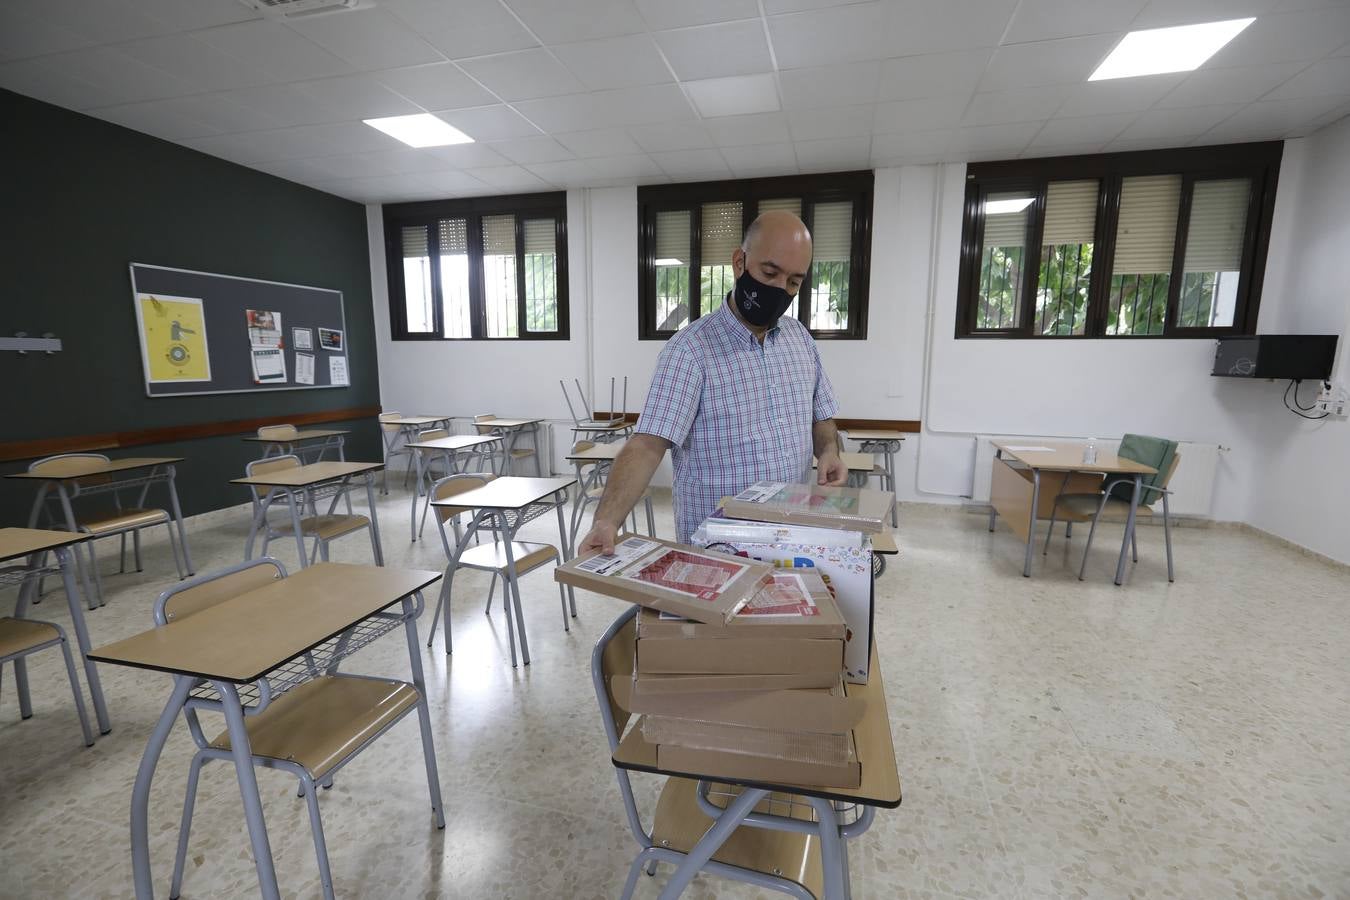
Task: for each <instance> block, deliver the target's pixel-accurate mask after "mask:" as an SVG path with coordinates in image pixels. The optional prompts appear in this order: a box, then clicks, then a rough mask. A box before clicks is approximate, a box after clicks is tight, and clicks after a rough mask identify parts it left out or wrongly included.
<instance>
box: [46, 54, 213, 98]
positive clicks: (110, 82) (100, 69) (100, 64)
mask: <svg viewBox="0 0 1350 900" xmlns="http://www.w3.org/2000/svg"><path fill="white" fill-rule="evenodd" d="M43 62H44V63H47V64H49V65H50V66H51V67H52V68H59V69H60V70H61V71H62V72H64V73H66V74H68V75H70V76H71V77H72V78H78V79H79V80H80V81H83V82H86V83H88V84H92V85H97V86H98V88H99V89H100V90H101V91H102V92H103V93H104V94H105V95H107V96H110V97H113V98H115V99H114V100H113V102H114V103H134V102H136V101H137V100H158V99H162V98H164V97H173V96H177V95H179V94H190V93H195V92H196V90H198V89H199V88H197V87H196V86H195V85H191V84H188V85H185V84H184V83H183V82H182V81H180V80H179V79H175V78H172V77H170V76H169V75H168V74H167V73H165V72H162V71H160V70H159V69H156V68H154V67H153V66H147V65H146V64H145V63H143V62H139V61H137V60H135V59H132V58H131V57H130V56H127V55H126V54H125V53H122V52H120V51H118V50H116V49H114V48H112V47H96V48H93V49H90V50H74V51H72V52H70V53H62V54H59V55H56V56H47V57H43Z"/></svg>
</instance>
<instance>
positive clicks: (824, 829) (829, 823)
mask: <svg viewBox="0 0 1350 900" xmlns="http://www.w3.org/2000/svg"><path fill="white" fill-rule="evenodd" d="M807 799H808V800H809V801H810V802H811V807H812V808H813V809H814V810H815V811H816V823H817V827H816V836H817V837H818V838H819V839H820V869H821V876H822V877H821V881H822V888H823V892H824V894H825V900H845V898H847V897H848V870H847V868H846V867H847V865H848V864H847V862H846V860H847V856H846V851H845V849H844V839H843V838H842V837H841V836H840V835H839V816H838V814H837V813H835V811H834V804H833V803H831V802H830V801H829V800H822V799H820V798H819V797H808V798H807Z"/></svg>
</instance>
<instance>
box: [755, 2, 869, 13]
mask: <svg viewBox="0 0 1350 900" xmlns="http://www.w3.org/2000/svg"><path fill="white" fill-rule="evenodd" d="M857 2H858V0H764V11H765V12H766V13H768V14H769V15H771V16H772V15H777V14H778V13H789V12H801V11H803V10H807V9H828V8H830V7H831V6H846V5H848V4H850V3H857Z"/></svg>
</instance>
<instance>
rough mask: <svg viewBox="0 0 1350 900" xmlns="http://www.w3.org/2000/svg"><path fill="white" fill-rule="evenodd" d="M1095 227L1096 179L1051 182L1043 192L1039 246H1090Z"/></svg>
mask: <svg viewBox="0 0 1350 900" xmlns="http://www.w3.org/2000/svg"><path fill="white" fill-rule="evenodd" d="M1096 226H1097V180H1096V179H1091V180H1087V181H1052V182H1050V184H1049V185H1048V186H1047V187H1046V191H1045V224H1044V226H1043V227H1042V230H1041V244H1042V245H1044V246H1046V247H1054V246H1058V245H1060V244H1091V243H1092V237H1093V233H1094V231H1095V230H1096Z"/></svg>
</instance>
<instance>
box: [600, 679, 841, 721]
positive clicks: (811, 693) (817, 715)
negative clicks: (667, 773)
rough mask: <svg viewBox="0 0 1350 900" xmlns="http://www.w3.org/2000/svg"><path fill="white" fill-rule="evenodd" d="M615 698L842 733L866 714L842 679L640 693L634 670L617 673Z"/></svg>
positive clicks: (635, 705) (629, 706)
mask: <svg viewBox="0 0 1350 900" xmlns="http://www.w3.org/2000/svg"><path fill="white" fill-rule="evenodd" d="M611 689H612V691H613V694H614V702H615V703H617V704H618V705H619V707H620V708H621V709H625V710H627V711H628V712H631V713H641V714H647V713H650V714H652V715H659V716H670V717H672V718H677V719H691V720H693V721H698V722H719V723H722V724H726V725H744V726H746V727H749V728H772V729H779V730H787V731H812V732H825V733H830V734H840V733H843V732H845V731H848V730H849V729H850V728H852V727H853V726H854V725H857V724H858V722H860V721H861V720H862V717H863V713H864V712H866V710H867V704H866V701H864V700H863V699H862V698H861V697H850V696H848V694H847V692H846V691H845V690H844V685H843V682H842V681H840V682H839V683H838V684H836V685H835V686H834V687H832V688H829V689H827V690H787V691H719V692H715V693H706V694H635V693H634V692H633V679H632V677H631V676H629V675H616V676H614V677H613V679H611Z"/></svg>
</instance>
